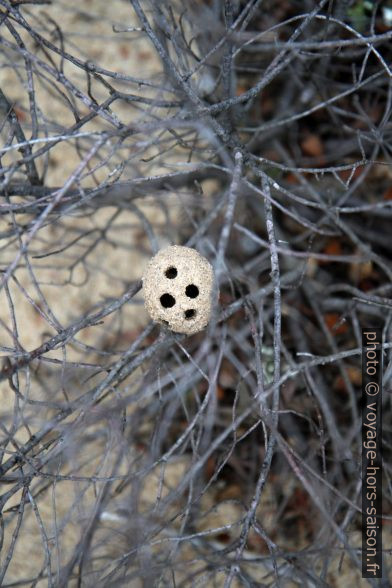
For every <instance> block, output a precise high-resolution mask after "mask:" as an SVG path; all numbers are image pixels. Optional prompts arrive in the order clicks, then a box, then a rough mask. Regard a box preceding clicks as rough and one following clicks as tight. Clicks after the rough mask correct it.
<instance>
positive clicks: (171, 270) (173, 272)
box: [165, 266, 177, 280]
mask: <svg viewBox="0 0 392 588" xmlns="http://www.w3.org/2000/svg"><path fill="white" fill-rule="evenodd" d="M165 276H166V277H167V278H169V280H174V278H176V277H177V268H176V267H173V266H172V267H168V268H167V270H166V271H165Z"/></svg>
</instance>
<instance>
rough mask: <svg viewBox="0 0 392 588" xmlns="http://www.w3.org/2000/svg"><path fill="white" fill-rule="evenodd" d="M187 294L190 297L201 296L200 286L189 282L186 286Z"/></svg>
mask: <svg viewBox="0 0 392 588" xmlns="http://www.w3.org/2000/svg"><path fill="white" fill-rule="evenodd" d="M185 294H186V295H187V296H188V298H197V297H198V296H199V288H198V287H197V286H195V284H189V285H188V286H187V287H186V288H185Z"/></svg>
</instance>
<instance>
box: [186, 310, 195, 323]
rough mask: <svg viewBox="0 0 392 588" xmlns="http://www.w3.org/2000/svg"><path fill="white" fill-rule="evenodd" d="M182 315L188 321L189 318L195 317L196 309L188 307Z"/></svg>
mask: <svg viewBox="0 0 392 588" xmlns="http://www.w3.org/2000/svg"><path fill="white" fill-rule="evenodd" d="M184 316H185V318H186V320H187V321H189V320H190V319H193V318H195V316H196V310H194V309H193V308H190V309H189V310H186V311H185V312H184Z"/></svg>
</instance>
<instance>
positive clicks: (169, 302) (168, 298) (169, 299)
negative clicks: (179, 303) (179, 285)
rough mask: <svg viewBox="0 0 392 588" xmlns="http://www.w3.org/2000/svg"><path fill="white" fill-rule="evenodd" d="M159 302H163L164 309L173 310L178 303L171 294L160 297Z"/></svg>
mask: <svg viewBox="0 0 392 588" xmlns="http://www.w3.org/2000/svg"><path fill="white" fill-rule="evenodd" d="M159 300H160V301H161V304H162V306H163V308H171V307H172V306H174V305H175V303H176V299H175V298H173V296H172V295H171V294H167V293H166V294H162V296H161V297H160V299H159Z"/></svg>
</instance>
